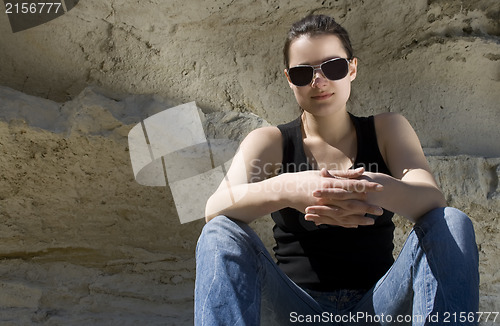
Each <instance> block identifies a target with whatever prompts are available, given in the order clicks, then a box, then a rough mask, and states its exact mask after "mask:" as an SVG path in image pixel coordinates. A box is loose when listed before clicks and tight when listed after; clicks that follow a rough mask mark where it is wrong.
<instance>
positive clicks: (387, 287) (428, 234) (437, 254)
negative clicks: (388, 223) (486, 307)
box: [354, 207, 479, 326]
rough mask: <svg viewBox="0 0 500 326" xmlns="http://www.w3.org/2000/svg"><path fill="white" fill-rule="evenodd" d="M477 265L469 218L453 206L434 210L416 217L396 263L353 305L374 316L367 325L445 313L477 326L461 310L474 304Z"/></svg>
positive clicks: (431, 319)
mask: <svg viewBox="0 0 500 326" xmlns="http://www.w3.org/2000/svg"><path fill="white" fill-rule="evenodd" d="M478 265H479V261H478V252H477V246H476V241H475V235H474V229H473V226H472V222H471V221H470V219H469V218H468V217H467V216H466V215H465V214H464V213H462V212H461V211H459V210H457V209H454V208H450V207H447V208H437V209H434V210H432V211H430V212H429V213H427V214H425V215H424V216H422V217H421V218H420V219H419V220H418V222H417V223H416V224H415V226H414V228H413V231H412V232H411V234H410V235H409V237H408V239H407V241H406V243H405V245H404V247H403V249H402V250H401V253H400V255H399V257H398V259H397V260H396V262H395V263H394V265H393V266H392V267H391V269H390V270H389V271H388V272H387V273H386V274H385V275H384V277H382V278H381V279H380V280H379V281H378V282H377V284H376V285H375V286H374V288H373V289H372V290H371V291H369V292H368V293H367V295H365V298H363V300H362V301H361V302H360V303H359V304H358V306H357V307H356V308H355V309H354V310H355V311H356V312H361V313H363V314H366V315H368V316H370V315H371V316H373V315H377V316H378V319H377V320H378V321H379V322H376V321H374V322H373V323H369V322H366V323H365V324H366V325H370V324H372V325H394V324H395V325H414V326H415V325H430V324H436V325H439V324H443V323H444V322H445V321H444V318H446V317H449V318H448V322H447V323H446V324H447V325H476V324H477V323H476V322H470V320H469V319H467V320H465V321H464V320H459V315H460V313H462V314H463V315H467V316H469V315H468V314H474V313H475V312H476V311H477V309H478V305H479V272H478ZM453 313H456V315H453ZM381 316H385V318H380V317H381ZM455 316H457V317H456V318H455ZM396 318H403V320H401V321H400V322H398V321H396ZM410 318H411V319H410ZM370 320H373V319H370Z"/></svg>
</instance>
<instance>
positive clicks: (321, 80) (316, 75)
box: [311, 69, 326, 86]
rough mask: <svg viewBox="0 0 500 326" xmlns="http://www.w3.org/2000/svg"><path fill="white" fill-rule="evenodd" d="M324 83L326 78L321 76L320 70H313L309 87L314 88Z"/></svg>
mask: <svg viewBox="0 0 500 326" xmlns="http://www.w3.org/2000/svg"><path fill="white" fill-rule="evenodd" d="M325 82H326V77H325V75H323V72H322V71H321V69H315V70H314V74H313V79H312V83H311V86H315V85H317V86H319V85H321V84H323V83H325Z"/></svg>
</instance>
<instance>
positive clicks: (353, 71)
mask: <svg viewBox="0 0 500 326" xmlns="http://www.w3.org/2000/svg"><path fill="white" fill-rule="evenodd" d="M357 74H358V58H356V57H354V58H352V59H351V60H350V61H349V77H350V78H351V81H353V80H354V79H356V75H357Z"/></svg>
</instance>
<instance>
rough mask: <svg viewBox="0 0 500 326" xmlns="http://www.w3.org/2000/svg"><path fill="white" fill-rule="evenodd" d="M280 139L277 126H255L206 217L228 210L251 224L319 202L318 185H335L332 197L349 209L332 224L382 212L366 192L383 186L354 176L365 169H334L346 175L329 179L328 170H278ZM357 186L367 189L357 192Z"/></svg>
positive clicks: (209, 204)
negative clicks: (259, 127) (286, 209)
mask: <svg viewBox="0 0 500 326" xmlns="http://www.w3.org/2000/svg"><path fill="white" fill-rule="evenodd" d="M281 144H282V139H281V133H280V131H279V130H278V129H277V128H275V127H266V128H261V129H257V130H254V131H253V132H251V133H250V134H249V135H248V136H247V137H246V138H245V139H244V141H243V142H242V143H241V145H240V148H239V150H238V153H237V154H236V155H235V157H234V159H233V162H232V164H231V167H230V169H229V171H228V173H227V175H226V177H225V178H224V180H222V182H221V184H220V186H219V188H218V189H217V191H216V192H215V193H214V194H213V195H212V196H211V197H210V198H209V200H208V201H207V204H206V208H205V219H206V220H207V222H208V221H210V220H211V219H212V218H214V217H215V216H217V215H220V214H223V215H226V216H229V217H231V218H234V219H238V220H241V221H243V222H246V223H249V222H251V221H253V220H255V219H256V218H259V217H261V216H264V215H267V214H269V213H272V212H274V211H277V210H279V209H281V208H284V207H292V208H295V209H297V210H299V211H301V212H305V209H306V207H307V206H311V205H315V204H318V202H319V200H320V198H318V197H316V196H314V195H313V193H314V191H315V190H317V189H320V188H336V190H335V195H333V197H334V198H335V199H336V200H337V201H341V202H342V203H345V205H346V207H348V209H346V210H345V211H343V214H341V215H340V216H337V220H335V221H332V223H334V224H335V225H345V224H346V221H347V224H348V225H353V224H356V225H359V224H362V225H365V224H371V223H372V220H371V219H369V218H366V217H364V214H365V213H372V214H377V212H378V211H379V210H380V208H379V207H376V206H374V205H370V204H367V203H366V202H365V199H366V194H365V192H366V191H377V190H379V189H380V188H377V186H379V185H378V184H376V183H373V182H369V181H367V180H356V179H354V178H358V177H359V176H361V174H362V172H363V171H347V172H341V171H336V172H332V173H334V174H335V175H337V176H340V177H342V178H343V179H336V178H333V177H328V178H325V176H324V174H325V172H324V171H323V172H320V171H303V172H297V173H284V174H280V175H276V173H277V171H278V169H279V167H280V164H281V161H282V145H281ZM322 174H323V175H322ZM356 189H364V191H363V192H357V191H355V190H356ZM347 217H349V219H348V218H347Z"/></svg>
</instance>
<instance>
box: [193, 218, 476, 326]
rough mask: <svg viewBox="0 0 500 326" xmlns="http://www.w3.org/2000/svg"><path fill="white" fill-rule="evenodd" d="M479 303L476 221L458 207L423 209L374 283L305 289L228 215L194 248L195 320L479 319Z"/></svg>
mask: <svg viewBox="0 0 500 326" xmlns="http://www.w3.org/2000/svg"><path fill="white" fill-rule="evenodd" d="M367 273H369V271H367ZM478 305H479V273H478V251H477V247H476V242H475V236H474V229H473V226H472V223H471V221H470V220H469V218H468V217H467V216H466V215H465V214H464V213H462V212H461V211H459V210H457V209H454V208H438V209H434V210H432V211H430V212H429V213H427V214H425V215H424V216H423V217H421V218H420V219H419V221H418V222H417V223H416V224H415V226H414V228H413V230H412V232H411V234H410V235H409V237H408V239H407V240H406V243H405V245H404V247H403V249H402V250H401V253H400V254H399V257H398V258H397V260H396V261H395V262H394V264H393V266H392V267H391V268H390V269H389V271H388V272H387V273H386V274H385V275H384V276H383V277H382V278H381V279H380V280H379V281H378V282H377V283H376V284H375V286H374V287H373V288H372V289H370V290H369V291H359V290H349V289H346V290H340V291H335V292H326V293H325V292H315V291H309V290H307V291H306V290H303V289H302V288H300V287H299V286H297V285H296V284H295V283H294V282H293V281H291V280H290V279H289V278H288V277H287V276H286V275H285V274H284V273H283V272H282V271H281V270H280V268H279V267H278V266H277V265H276V263H275V262H274V261H273V259H272V258H271V256H270V255H269V253H268V252H267V250H266V248H265V247H264V245H263V243H262V241H261V240H260V239H259V237H258V236H257V235H256V234H255V232H254V231H253V230H252V229H251V228H250V227H249V226H248V225H246V224H244V223H241V222H237V221H233V220H231V219H229V218H227V217H225V216H218V217H216V218H214V219H213V220H212V221H210V222H209V223H207V224H206V225H205V227H204V228H203V232H202V234H201V236H200V239H199V240H198V245H197V249H196V285H195V324H196V325H260V324H261V321H262V324H263V325H295V324H309V325H443V324H444V325H477V322H476V321H475V320H476V319H477V318H476V315H475V312H477V311H478Z"/></svg>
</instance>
